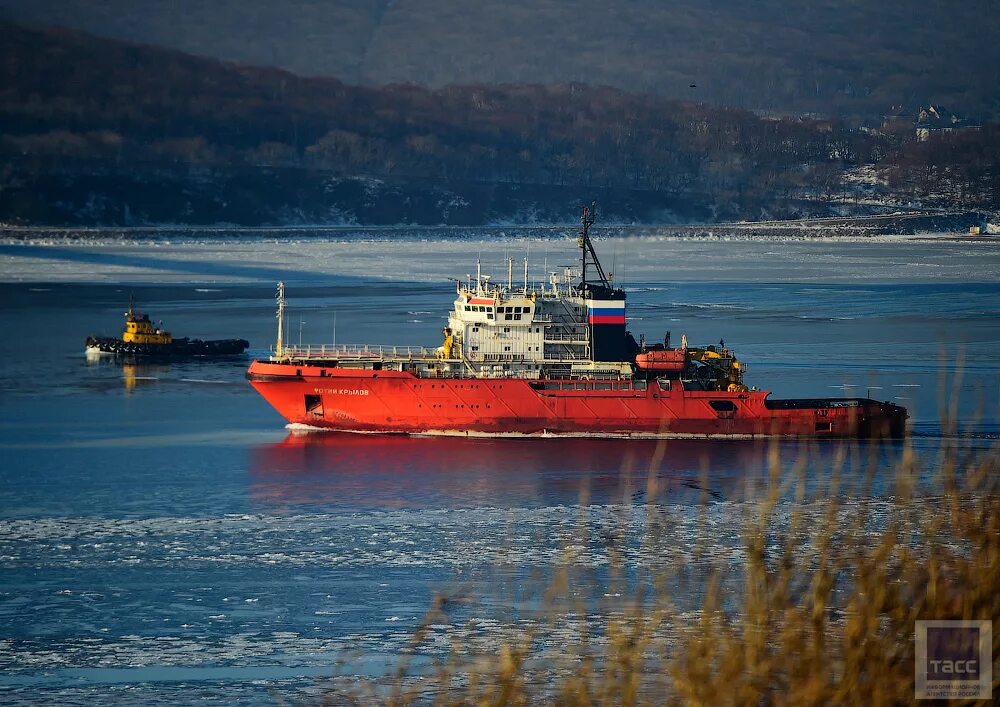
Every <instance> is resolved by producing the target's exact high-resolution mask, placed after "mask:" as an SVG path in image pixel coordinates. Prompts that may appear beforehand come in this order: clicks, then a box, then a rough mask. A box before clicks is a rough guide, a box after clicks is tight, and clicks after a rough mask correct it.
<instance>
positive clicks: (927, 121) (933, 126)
mask: <svg viewBox="0 0 1000 707" xmlns="http://www.w3.org/2000/svg"><path fill="white" fill-rule="evenodd" d="M916 129H917V141H918V142H926V141H927V140H930V139H931V137H932V136H935V135H946V134H948V133H953V132H956V131H958V130H978V129H979V126H978V125H973V124H972V123H970V122H969V121H968V120H965V119H964V118H960V117H958V116H957V115H955V114H954V113H952V112H951V111H950V110H948V109H947V108H944V107H943V106H933V105H932V106H928V107H927V108H921V109H920V112H918V113H917V126H916Z"/></svg>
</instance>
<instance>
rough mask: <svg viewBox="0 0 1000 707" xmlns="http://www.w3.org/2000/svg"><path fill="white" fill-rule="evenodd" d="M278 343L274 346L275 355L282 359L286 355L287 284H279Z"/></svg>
mask: <svg viewBox="0 0 1000 707" xmlns="http://www.w3.org/2000/svg"><path fill="white" fill-rule="evenodd" d="M277 300H278V341H277V343H276V344H275V346H274V355H275V357H277V358H281V356H282V355H283V354H284V350H285V345H284V321H285V283H284V282H279V283H278V294H277Z"/></svg>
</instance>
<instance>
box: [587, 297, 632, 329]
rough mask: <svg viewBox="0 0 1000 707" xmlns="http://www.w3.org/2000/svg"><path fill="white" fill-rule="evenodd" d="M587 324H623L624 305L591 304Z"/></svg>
mask: <svg viewBox="0 0 1000 707" xmlns="http://www.w3.org/2000/svg"><path fill="white" fill-rule="evenodd" d="M589 322H590V323H591V324H624V323H625V303H624V302H600V303H597V304H591V305H590V317H589Z"/></svg>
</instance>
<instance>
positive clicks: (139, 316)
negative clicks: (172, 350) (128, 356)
mask: <svg viewBox="0 0 1000 707" xmlns="http://www.w3.org/2000/svg"><path fill="white" fill-rule="evenodd" d="M122 341H124V342H125V343H127V344H128V343H132V344H155V345H161V346H162V345H166V344H172V343H173V341H174V337H173V336H171V335H170V332H169V331H164V330H163V329H159V328H157V327H154V326H153V322H152V321H150V319H149V315H148V314H143V313H142V312H137V311H135V304H134V303H133V302H132V300H131V299H130V300H129V303H128V311H127V312H125V331H124V332H122Z"/></svg>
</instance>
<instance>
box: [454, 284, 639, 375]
mask: <svg viewBox="0 0 1000 707" xmlns="http://www.w3.org/2000/svg"><path fill="white" fill-rule="evenodd" d="M574 276H575V273H574V272H573V271H572V270H571V269H569V268H567V270H566V272H565V273H564V274H563V275H561V276H560V275H558V274H557V273H550V276H549V282H548V283H547V284H545V285H539V284H529V282H528V278H527V272H525V279H524V285H523V287H514V286H513V283H512V282H510V279H508V284H507V285H506V286H499V285H495V284H492V283H490V278H489V276H482V275H481V274H477V276H476V279H475V280H474V281H473V279H472V278H471V277H470V278H469V280H468V281H467V282H459V283H458V286H457V294H458V297H457V298H456V299H455V305H454V308H453V309H452V311H451V312H450V313H449V317H448V328H447V330H446V331H445V336H446V337H451V338H450V341H451V346H450V347H449V349H448V351H449V354H450V355H451V356H454V357H456V358H465V359H467V360H469V361H472V362H481V363H488V362H502V363H506V364H511V363H513V364H519V363H520V364H526V365H528V366H530V367H533V368H534V367H539V366H542V365H543V364H545V363H547V362H548V363H552V362H555V361H579V362H581V363H582V362H584V361H590V360H591V358H592V340H591V336H590V327H591V326H593V323H594V321H593V314H594V309H593V308H594V301H593V300H592V299H590V298H589V297H588V295H590V293H588V292H583V291H580V290H579V289H578V288H577V287H576V286H575V285H574ZM621 318H622V322H621V324H622V325H624V310H623V309H622V311H621ZM535 370H537V368H535Z"/></svg>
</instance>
